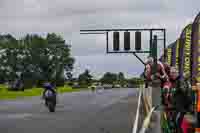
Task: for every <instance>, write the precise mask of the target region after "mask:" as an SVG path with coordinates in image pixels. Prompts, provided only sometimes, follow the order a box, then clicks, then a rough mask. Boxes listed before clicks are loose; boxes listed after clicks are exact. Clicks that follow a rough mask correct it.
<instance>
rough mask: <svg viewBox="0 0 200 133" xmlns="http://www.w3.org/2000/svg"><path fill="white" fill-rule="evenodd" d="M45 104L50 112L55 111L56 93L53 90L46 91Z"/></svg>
mask: <svg viewBox="0 0 200 133" xmlns="http://www.w3.org/2000/svg"><path fill="white" fill-rule="evenodd" d="M44 100H45V105H46V106H47V108H48V109H49V112H55V108H56V94H55V93H54V92H52V91H51V90H46V91H45V93H44Z"/></svg>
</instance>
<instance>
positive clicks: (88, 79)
mask: <svg viewBox="0 0 200 133" xmlns="http://www.w3.org/2000/svg"><path fill="white" fill-rule="evenodd" d="M78 81H79V84H80V85H83V86H85V85H86V86H88V85H90V84H91V83H92V75H91V74H90V71H89V70H88V69H86V70H85V72H83V73H82V74H80V75H79V77H78Z"/></svg>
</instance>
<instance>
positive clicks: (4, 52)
mask: <svg viewBox="0 0 200 133" xmlns="http://www.w3.org/2000/svg"><path fill="white" fill-rule="evenodd" d="M74 61H75V60H74V58H72V57H71V53H70V47H69V45H66V44H65V40H64V39H63V38H62V37H61V36H60V35H57V34H55V33H48V34H47V36H46V37H42V36H39V35H36V34H27V35H25V36H24V37H22V38H21V39H16V38H15V37H13V36H12V35H10V34H7V35H0V62H1V63H0V82H1V83H5V82H7V83H9V84H11V86H13V84H14V83H15V81H20V83H22V84H23V89H24V87H25V88H26V87H32V86H40V85H41V83H42V82H44V81H52V82H54V83H55V84H63V83H64V80H65V77H67V78H71V77H72V75H71V71H72V69H73V64H74ZM11 88H12V87H11ZM13 89H14V88H13Z"/></svg>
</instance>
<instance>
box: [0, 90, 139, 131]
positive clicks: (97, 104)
mask: <svg viewBox="0 0 200 133" xmlns="http://www.w3.org/2000/svg"><path fill="white" fill-rule="evenodd" d="M137 98H138V93H137V90H136V89H131V88H130V89H126V88H123V89H113V90H104V91H101V92H99V93H95V94H94V93H92V92H91V91H82V92H74V93H67V94H62V95H59V97H58V105H57V108H56V112H55V113H49V112H48V110H47V108H46V107H45V106H44V103H43V101H42V100H41V99H40V97H33V98H26V99H21V100H15V101H0V132H1V133H131V132H132V125H133V122H134V119H135V114H136V109H137V100H138V99H137Z"/></svg>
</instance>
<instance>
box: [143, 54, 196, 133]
mask: <svg viewBox="0 0 200 133" xmlns="http://www.w3.org/2000/svg"><path fill="white" fill-rule="evenodd" d="M155 64H156V67H154V65H155ZM153 68H156V70H155V69H153ZM144 76H145V78H146V81H147V82H146V83H148V82H151V81H153V80H160V88H161V99H162V100H161V103H162V105H163V107H164V111H165V112H166V114H167V117H168V120H169V121H171V122H174V123H175V125H176V128H177V130H178V133H179V132H180V133H188V130H187V129H188V128H189V127H190V125H189V122H186V121H185V119H184V116H185V114H186V112H189V111H190V106H191V104H192V100H191V97H190V96H189V95H188V94H189V93H188V91H187V90H189V89H188V88H187V87H188V86H187V85H185V84H186V83H187V82H185V80H184V79H182V78H181V79H180V76H179V71H178V70H177V69H176V67H175V66H170V65H169V64H168V63H167V62H165V61H164V60H156V61H155V60H154V58H153V57H150V56H149V57H148V58H147V61H146V64H145V71H144ZM183 101H184V102H183ZM184 128H187V129H184Z"/></svg>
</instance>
